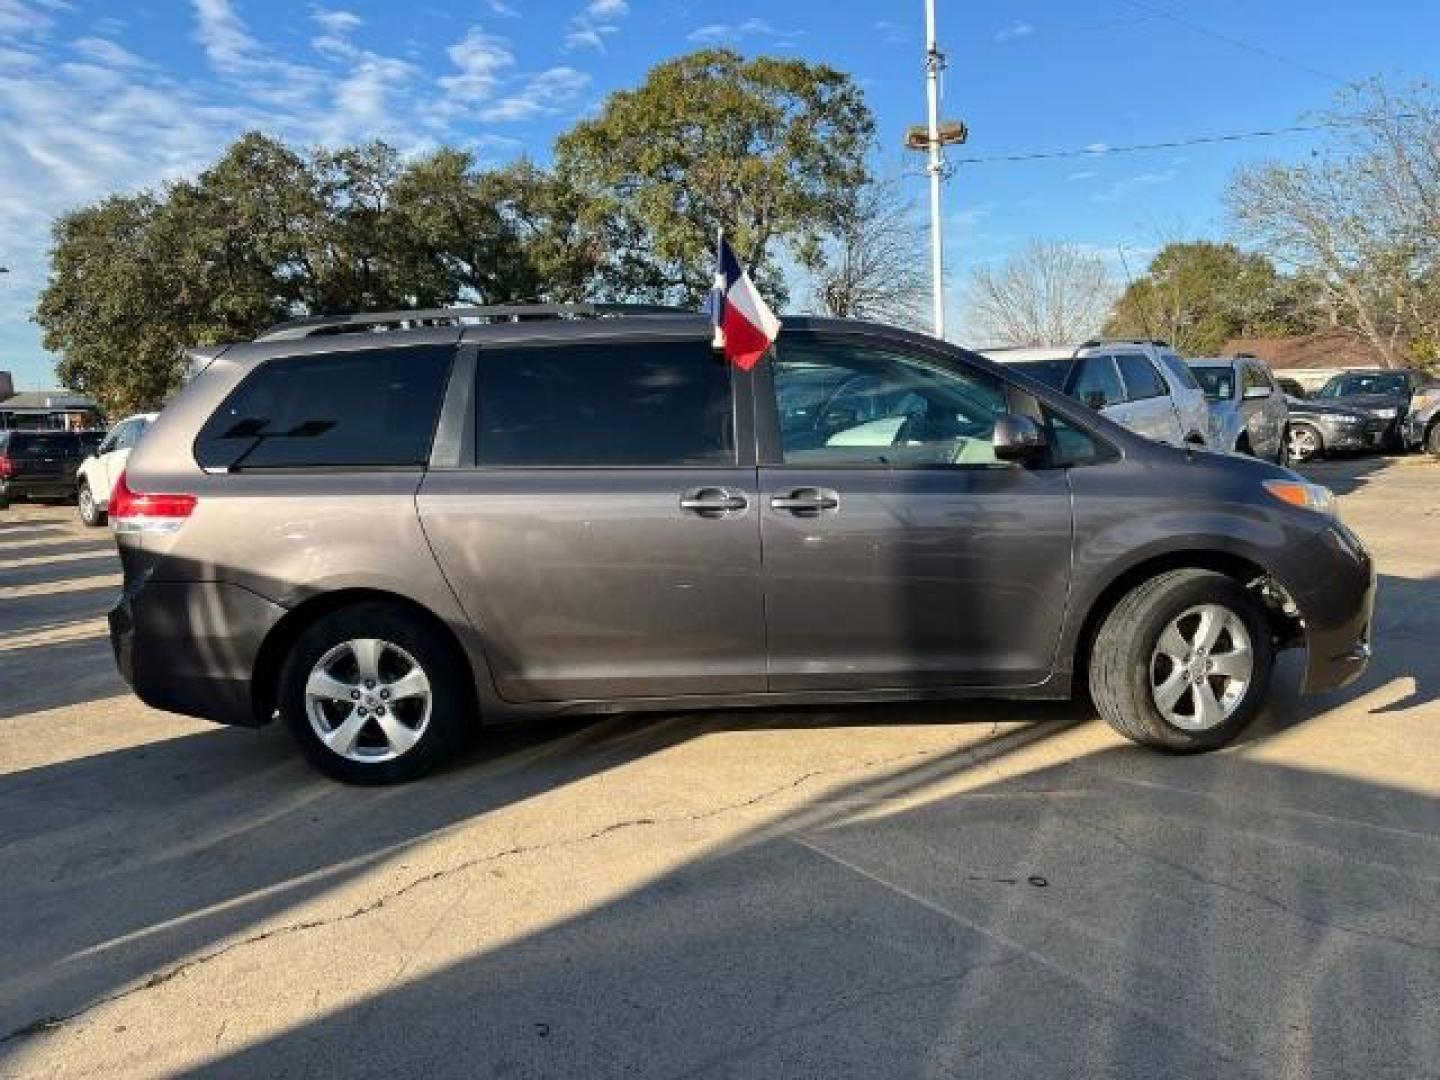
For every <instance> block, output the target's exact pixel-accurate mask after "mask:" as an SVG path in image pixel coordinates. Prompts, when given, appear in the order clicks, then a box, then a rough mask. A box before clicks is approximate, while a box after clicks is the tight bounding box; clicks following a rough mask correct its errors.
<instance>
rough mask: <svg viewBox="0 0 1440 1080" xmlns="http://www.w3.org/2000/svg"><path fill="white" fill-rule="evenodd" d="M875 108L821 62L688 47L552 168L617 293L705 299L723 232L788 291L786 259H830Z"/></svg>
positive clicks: (850, 204)
mask: <svg viewBox="0 0 1440 1080" xmlns="http://www.w3.org/2000/svg"><path fill="white" fill-rule="evenodd" d="M874 129H875V124H874V118H873V117H872V116H871V113H870V110H869V109H868V108H867V107H866V105H865V101H864V97H863V95H862V93H861V91H860V89H859V87H857V86H856V85H855V83H854V81H853V80H851V78H850V77H849V76H848V75H846V74H844V73H842V72H840V71H836V70H835V69H833V68H830V67H827V66H825V65H823V64H809V63H806V62H804V61H801V60H788V59H777V58H773V57H758V58H756V59H754V60H746V59H744V58H742V57H741V56H740V55H739V54H737V53H735V52H732V51H730V50H728V49H709V50H704V51H701V52H697V53H693V54H691V55H688V56H682V57H680V58H678V59H676V60H671V61H668V62H666V63H663V64H660V65H659V66H657V67H655V68H654V69H652V70H651V72H650V74H649V76H648V77H647V78H646V80H645V83H644V84H643V85H642V86H640V87H639V88H638V89H635V90H625V91H620V92H618V93H615V94H612V95H611V96H610V98H609V99H608V100H607V101H606V102H605V105H604V108H603V109H602V110H601V113H600V115H599V116H597V117H596V118H594V119H592V120H586V121H584V122H582V123H580V124H578V125H577V126H576V127H575V128H574V129H572V130H571V131H569V132H567V133H566V134H565V135H562V136H561V137H560V139H559V141H558V142H557V144H556V148H555V165H556V172H557V174H558V176H559V178H560V180H561V181H562V182H564V183H565V184H567V185H568V186H569V187H570V188H571V189H573V190H574V191H576V192H578V193H580V195H581V196H582V197H583V199H584V205H583V212H582V217H581V222H582V224H583V226H584V227H585V229H586V230H587V232H588V233H589V234H590V235H591V236H593V237H594V238H595V243H596V244H597V247H598V250H600V251H601V252H603V259H602V261H601V263H600V265H599V267H598V280H597V283H596V286H597V288H599V289H600V290H602V291H604V292H606V293H608V294H609V295H611V296H612V297H614V298H616V299H644V300H653V301H673V302H678V303H697V302H698V301H699V300H700V298H701V297H702V296H703V295H704V293H705V291H706V290H707V289H708V288H709V287H710V284H711V280H712V278H713V270H712V266H713V252H714V247H715V233H716V230H717V229H718V228H722V227H723V228H724V229H725V231H726V233H727V235H728V236H729V238H730V241H731V243H732V244H733V245H734V247H735V249H736V251H737V253H738V254H739V255H740V257H741V258H742V259H744V260H746V262H747V263H748V264H749V266H750V267H751V270H752V272H753V273H754V274H755V276H756V278H757V280H758V281H759V283H760V285H761V287H762V288H763V289H765V290H766V291H767V292H768V293H769V294H770V295H771V296H772V297H773V298H775V299H776V300H777V301H782V300H783V299H784V298H785V295H786V291H785V289H784V283H783V281H782V280H781V277H780V272H779V265H778V262H779V260H778V255H779V253H780V249H781V248H782V247H783V248H785V249H786V250H787V251H788V253H789V254H790V255H791V256H792V257H793V258H794V259H795V260H796V261H797V262H798V263H799V264H800V265H802V266H804V267H806V268H807V269H811V270H814V269H818V268H819V267H820V265H821V264H822V262H823V255H822V244H823V240H824V237H825V236H826V235H827V233H833V232H835V231H837V230H840V229H843V228H844V225H845V222H846V221H847V218H848V217H849V215H850V214H851V213H852V211H853V210H854V207H855V201H856V197H857V193H858V192H859V190H860V188H861V186H862V185H863V184H864V183H865V180H866V179H867V170H866V165H865V158H866V154H867V152H868V150H869V149H870V146H871V142H872V139H873V135H874Z"/></svg>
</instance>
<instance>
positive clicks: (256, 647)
mask: <svg viewBox="0 0 1440 1080" xmlns="http://www.w3.org/2000/svg"><path fill="white" fill-rule="evenodd" d="M284 614H285V609H284V608H282V607H280V606H279V605H278V604H273V603H271V602H270V601H269V600H266V599H265V598H264V597H262V596H259V595H257V594H256V593H253V592H251V591H250V590H249V589H246V588H243V587H241V586H239V585H232V584H228V583H226V582H219V581H194V582H167V581H148V580H142V581H141V582H140V583H139V585H138V586H136V587H135V588H133V589H129V590H127V591H126V592H125V593H124V594H123V595H122V596H121V597H120V600H119V602H118V603H116V605H115V607H114V608H112V609H111V611H110V644H111V646H112V647H113V648H114V650H115V663H116V665H117V666H118V667H119V669H120V674H121V676H122V677H123V678H124V679H125V681H126V682H127V683H129V684H130V686H131V687H132V688H133V689H134V691H135V693H136V695H137V696H138V697H139V698H140V700H141V701H143V702H145V704H146V705H150V706H152V707H154V708H156V709H164V710H166V711H167V712H177V713H183V714H184V715H186V716H197V717H200V718H201V719H203V720H212V721H214V722H215V723H218V724H239V725H242V726H247V727H249V726H255V725H257V724H259V723H261V722H263V718H261V717H258V716H257V715H256V712H255V708H254V699H253V696H252V689H251V684H252V677H253V675H254V671H255V661H256V658H257V657H258V656H259V653H260V646H261V644H262V643H263V642H264V640H265V638H266V636H267V635H268V634H269V632H270V630H271V629H272V628H273V627H274V626H275V624H276V623H277V622H279V621H280V619H281V618H282V617H283V616H284Z"/></svg>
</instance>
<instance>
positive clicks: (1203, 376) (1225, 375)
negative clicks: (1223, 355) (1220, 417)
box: [1192, 367, 1235, 401]
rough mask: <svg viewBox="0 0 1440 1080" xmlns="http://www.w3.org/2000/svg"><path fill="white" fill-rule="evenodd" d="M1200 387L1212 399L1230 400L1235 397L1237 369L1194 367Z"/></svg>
mask: <svg viewBox="0 0 1440 1080" xmlns="http://www.w3.org/2000/svg"><path fill="white" fill-rule="evenodd" d="M1192 370H1194V372H1195V378H1196V379H1198V380H1199V382H1200V388H1201V389H1202V390H1204V391H1205V396H1206V397H1207V398H1209V399H1210V400H1211V401H1230V400H1231V399H1233V398H1234V397H1235V371H1234V369H1232V368H1228V367H1209V368H1206V367H1202V368H1194V369H1192Z"/></svg>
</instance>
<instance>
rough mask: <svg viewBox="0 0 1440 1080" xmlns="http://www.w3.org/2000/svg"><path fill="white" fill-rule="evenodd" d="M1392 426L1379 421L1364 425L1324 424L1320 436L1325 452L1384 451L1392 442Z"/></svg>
mask: <svg viewBox="0 0 1440 1080" xmlns="http://www.w3.org/2000/svg"><path fill="white" fill-rule="evenodd" d="M1392 424H1393V421H1388V420H1379V419H1376V420H1370V421H1368V422H1366V423H1364V424H1325V425H1323V428H1322V436H1323V438H1324V439H1325V447H1326V449H1327V450H1351V451H1367V450H1384V449H1385V447H1386V446H1387V445H1388V444H1389V443H1390V442H1392V441H1393V434H1392Z"/></svg>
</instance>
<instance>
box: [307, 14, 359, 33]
mask: <svg viewBox="0 0 1440 1080" xmlns="http://www.w3.org/2000/svg"><path fill="white" fill-rule="evenodd" d="M310 17H311V18H312V19H314V20H315V21H316V22H317V23H318V24H319V25H320V28H321V29H322V30H324V31H325V32H326V33H327V34H334V35H335V36H337V37H344V36H345V35H346V34H349V33H351V32H352V31H354V30H358V29H360V27H362V26H364V25H365V20H364V19H362V18H360V16H359V15H356V14H355V13H354V12H353V11H339V10H328V9H326V8H317V9H316V10H315V11H314V12H312V13H311V15H310Z"/></svg>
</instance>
